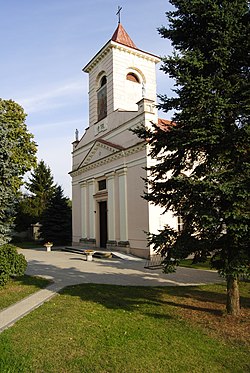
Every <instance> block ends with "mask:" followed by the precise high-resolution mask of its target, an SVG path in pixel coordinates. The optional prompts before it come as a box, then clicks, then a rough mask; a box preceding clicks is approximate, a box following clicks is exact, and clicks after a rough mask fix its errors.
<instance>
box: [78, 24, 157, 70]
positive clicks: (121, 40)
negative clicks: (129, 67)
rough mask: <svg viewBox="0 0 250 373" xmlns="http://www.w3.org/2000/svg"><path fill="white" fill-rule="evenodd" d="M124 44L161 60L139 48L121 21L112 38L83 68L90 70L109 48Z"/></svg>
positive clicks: (155, 59) (151, 57)
mask: <svg viewBox="0 0 250 373" xmlns="http://www.w3.org/2000/svg"><path fill="white" fill-rule="evenodd" d="M116 43H117V44H120V45H123V46H124V47H128V48H132V49H133V52H134V53H135V54H138V55H141V54H143V55H144V56H145V57H146V58H149V59H150V60H152V61H154V62H156V63H158V62H160V58H159V57H158V56H155V55H154V54H151V53H148V52H144V51H143V50H141V49H138V48H137V46H136V45H135V43H134V42H133V40H132V39H131V38H130V36H129V35H128V33H127V32H126V31H125V29H124V27H123V26H122V24H121V23H119V24H118V26H117V28H116V30H115V32H114V34H113V36H112V38H111V39H110V40H109V41H108V42H107V43H106V44H105V45H104V46H103V47H102V48H101V50H100V51H99V52H97V53H96V55H95V56H94V57H93V58H92V59H91V60H90V62H89V63H87V65H86V66H85V67H84V68H83V69H82V70H83V71H84V72H89V71H90V70H91V69H92V68H93V66H95V64H96V63H97V62H98V61H99V60H100V59H101V58H102V57H103V56H105V55H106V53H107V50H108V49H109V48H110V46H111V48H112V47H114V45H115V44H116Z"/></svg>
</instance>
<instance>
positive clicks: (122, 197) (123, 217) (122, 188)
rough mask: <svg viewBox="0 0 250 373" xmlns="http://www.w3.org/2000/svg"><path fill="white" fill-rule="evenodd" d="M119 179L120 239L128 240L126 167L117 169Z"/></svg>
mask: <svg viewBox="0 0 250 373" xmlns="http://www.w3.org/2000/svg"><path fill="white" fill-rule="evenodd" d="M117 174H118V179H119V207H120V208H119V210H120V241H128V212H127V210H128V206H127V205H128V200H127V168H126V167H124V168H123V169H122V170H118V171H117Z"/></svg>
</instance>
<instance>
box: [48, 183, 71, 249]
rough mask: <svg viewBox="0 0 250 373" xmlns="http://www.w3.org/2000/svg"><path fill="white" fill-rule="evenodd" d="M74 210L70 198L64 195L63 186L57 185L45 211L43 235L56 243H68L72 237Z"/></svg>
mask: <svg viewBox="0 0 250 373" xmlns="http://www.w3.org/2000/svg"><path fill="white" fill-rule="evenodd" d="M71 219H72V212H71V207H70V204H69V200H68V198H66V197H64V195H63V190H62V188H61V186H56V187H55V190H54V193H53V195H52V197H51V198H50V200H49V202H48V205H47V207H46V209H45V211H44V212H43V215H42V219H41V223H42V228H41V237H42V238H43V239H44V241H45V242H48V241H49V242H53V244H54V245H66V244H69V243H70V242H71V237H72V223H71Z"/></svg>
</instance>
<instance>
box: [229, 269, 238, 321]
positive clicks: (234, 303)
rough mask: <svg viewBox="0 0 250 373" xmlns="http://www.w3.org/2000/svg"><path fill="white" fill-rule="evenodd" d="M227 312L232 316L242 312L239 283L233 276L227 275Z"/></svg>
mask: <svg viewBox="0 0 250 373" xmlns="http://www.w3.org/2000/svg"><path fill="white" fill-rule="evenodd" d="M227 313H228V314H229V315H232V316H239V314H240V293H239V283H238V279H236V278H235V277H233V276H227Z"/></svg>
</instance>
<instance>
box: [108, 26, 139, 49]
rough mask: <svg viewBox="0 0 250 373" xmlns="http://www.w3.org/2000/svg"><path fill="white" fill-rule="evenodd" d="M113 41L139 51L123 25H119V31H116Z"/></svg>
mask: <svg viewBox="0 0 250 373" xmlns="http://www.w3.org/2000/svg"><path fill="white" fill-rule="evenodd" d="M111 40H112V41H115V42H116V43H119V44H123V45H126V46H127V47H130V48H135V49H137V47H136V45H135V43H134V42H133V40H132V39H131V38H130V36H129V35H128V33H127V32H126V31H125V29H124V27H123V26H122V24H121V23H119V24H118V26H117V29H116V30H115V32H114V34H113V36H112V38H111Z"/></svg>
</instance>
